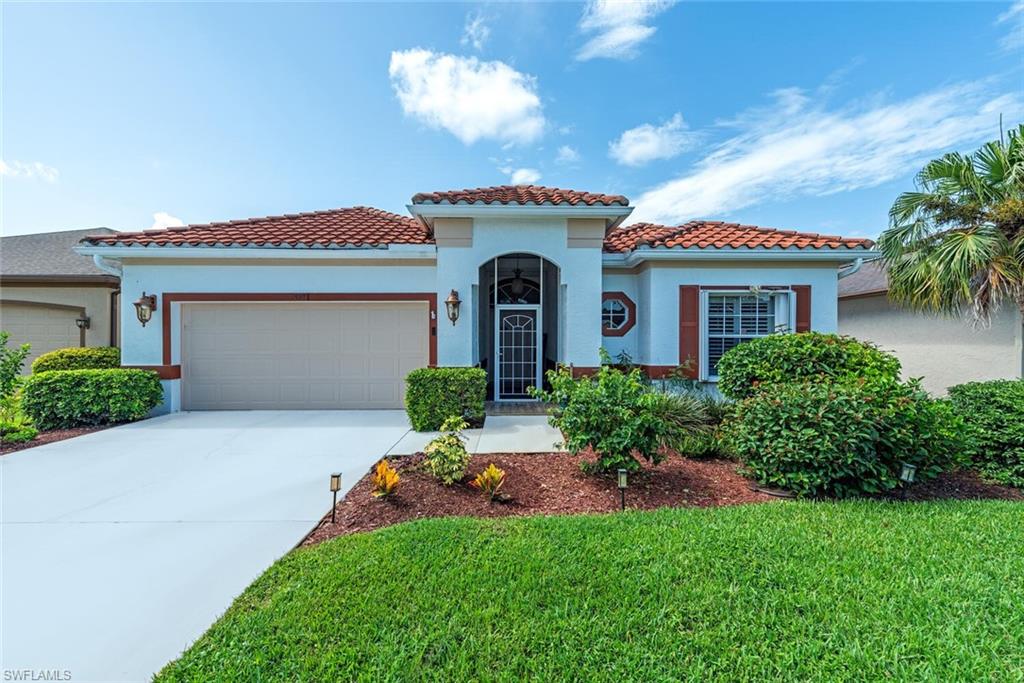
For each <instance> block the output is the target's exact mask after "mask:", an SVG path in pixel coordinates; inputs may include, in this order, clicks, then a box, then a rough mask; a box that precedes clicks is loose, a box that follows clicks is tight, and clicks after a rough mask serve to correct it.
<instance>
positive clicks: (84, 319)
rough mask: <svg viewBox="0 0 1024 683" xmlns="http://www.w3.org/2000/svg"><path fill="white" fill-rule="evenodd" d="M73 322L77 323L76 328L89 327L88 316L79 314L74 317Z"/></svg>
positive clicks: (85, 328) (84, 328) (83, 328)
mask: <svg viewBox="0 0 1024 683" xmlns="http://www.w3.org/2000/svg"><path fill="white" fill-rule="evenodd" d="M75 324H76V325H78V329H80V330H87V329H89V316H87V315H81V316H79V317H77V318H75Z"/></svg>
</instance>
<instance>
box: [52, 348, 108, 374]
mask: <svg viewBox="0 0 1024 683" xmlns="http://www.w3.org/2000/svg"><path fill="white" fill-rule="evenodd" d="M118 367H121V349H118V348H115V347H113V346H82V347H71V348H67V349H57V350H56V351H50V352H49V353H44V354H43V355H41V356H39V358H36V359H35V360H34V361H33V362H32V373H33V374H39V373H40V372H50V371H51V370H95V369H102V368H118Z"/></svg>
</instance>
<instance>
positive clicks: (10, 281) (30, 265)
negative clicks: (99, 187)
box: [0, 228, 120, 373]
mask: <svg viewBox="0 0 1024 683" xmlns="http://www.w3.org/2000/svg"><path fill="white" fill-rule="evenodd" d="M113 234H114V231H113V230H108V229H106V228H93V229H90V230H64V231H61V232H44V233H39V234H34V235H11V236H9V237H2V238H0V330H3V331H5V332H8V333H10V340H9V341H8V345H9V346H20V345H21V344H24V343H28V344H31V345H32V352H31V354H30V355H29V357H28V360H27V362H26V364H25V368H24V371H25V372H26V373H27V372H28V369H29V367H30V366H31V363H32V361H33V360H35V359H36V358H37V357H39V356H40V355H42V354H44V353H46V352H48V351H53V350H54V349H60V348H66V347H69V346H117V329H118V327H117V325H118V313H117V310H118V292H119V289H120V279H119V278H118V277H117V276H116V275H113V274H111V273H110V272H108V271H104V270H100V269H99V268H97V267H96V264H94V263H93V261H92V259H90V258H88V257H86V256H82V255H81V254H76V253H75V252H74V248H75V247H77V246H78V243H79V241H80V240H81V239H82V238H83V237H85V236H86V235H99V236H109V235H113Z"/></svg>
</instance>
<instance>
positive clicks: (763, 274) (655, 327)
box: [605, 261, 838, 365]
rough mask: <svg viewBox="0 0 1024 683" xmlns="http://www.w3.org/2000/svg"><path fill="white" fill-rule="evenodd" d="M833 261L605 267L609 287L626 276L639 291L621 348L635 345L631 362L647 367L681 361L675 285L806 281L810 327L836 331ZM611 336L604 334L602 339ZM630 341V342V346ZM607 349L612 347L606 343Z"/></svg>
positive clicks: (624, 283)
mask: <svg viewBox="0 0 1024 683" xmlns="http://www.w3.org/2000/svg"><path fill="white" fill-rule="evenodd" d="M836 266H837V264H835V263H831V262H815V263H813V264H807V265H804V264H794V263H792V262H780V263H778V264H772V263H765V264H763V265H762V264H758V265H754V264H753V263H752V262H750V261H745V262H721V263H707V262H690V263H688V264H687V263H679V264H664V263H659V264H655V265H653V266H652V267H648V268H643V269H641V270H640V272H639V273H637V274H636V275H632V276H630V275H627V276H622V275H615V274H614V273H615V271H613V270H609V271H606V272H607V273H609V274H607V275H606V277H605V280H606V283H608V284H610V283H615V285H616V286H615V287H610V286H608V287H606V288H608V289H614V288H618V289H622V290H623V291H629V290H628V289H626V288H627V287H628V286H629V280H628V278H629V277H632V278H634V282H633V287H634V290H633V291H636V292H637V297H638V298H637V299H635V300H636V302H637V307H638V311H637V314H638V316H637V317H638V319H637V325H636V327H634V328H633V330H631V331H630V332H629V333H628V334H627V335H626V336H625V337H622V339H623V340H624V341H623V343H624V344H625V345H626V346H625V348H627V349H629V348H635V349H636V354H635V355H634V361H636V362H637V363H644V364H649V365H677V364H678V363H679V287H680V286H681V285H704V286H726V285H738V286H740V287H743V288H746V287H749V286H751V285H757V286H762V287H768V286H789V285H810V286H811V329H812V330H815V331H818V332H835V331H836V329H837V326H838V321H837V309H836V292H837V287H838V283H837V279H836ZM608 340H609V338H608V337H605V341H608ZM631 345H634V346H631ZM608 348H609V350H611V347H610V346H608Z"/></svg>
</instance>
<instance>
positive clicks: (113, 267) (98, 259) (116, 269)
mask: <svg viewBox="0 0 1024 683" xmlns="http://www.w3.org/2000/svg"><path fill="white" fill-rule="evenodd" d="M92 262H93V263H94V264H95V265H96V267H97V268H99V269H100V270H102V271H103V272H104V273H108V274H110V275H113V276H114V277H116V278H120V277H121V262H120V261H111V260H110V259H108V258H107V257H105V256H101V255H99V254H93V255H92Z"/></svg>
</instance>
